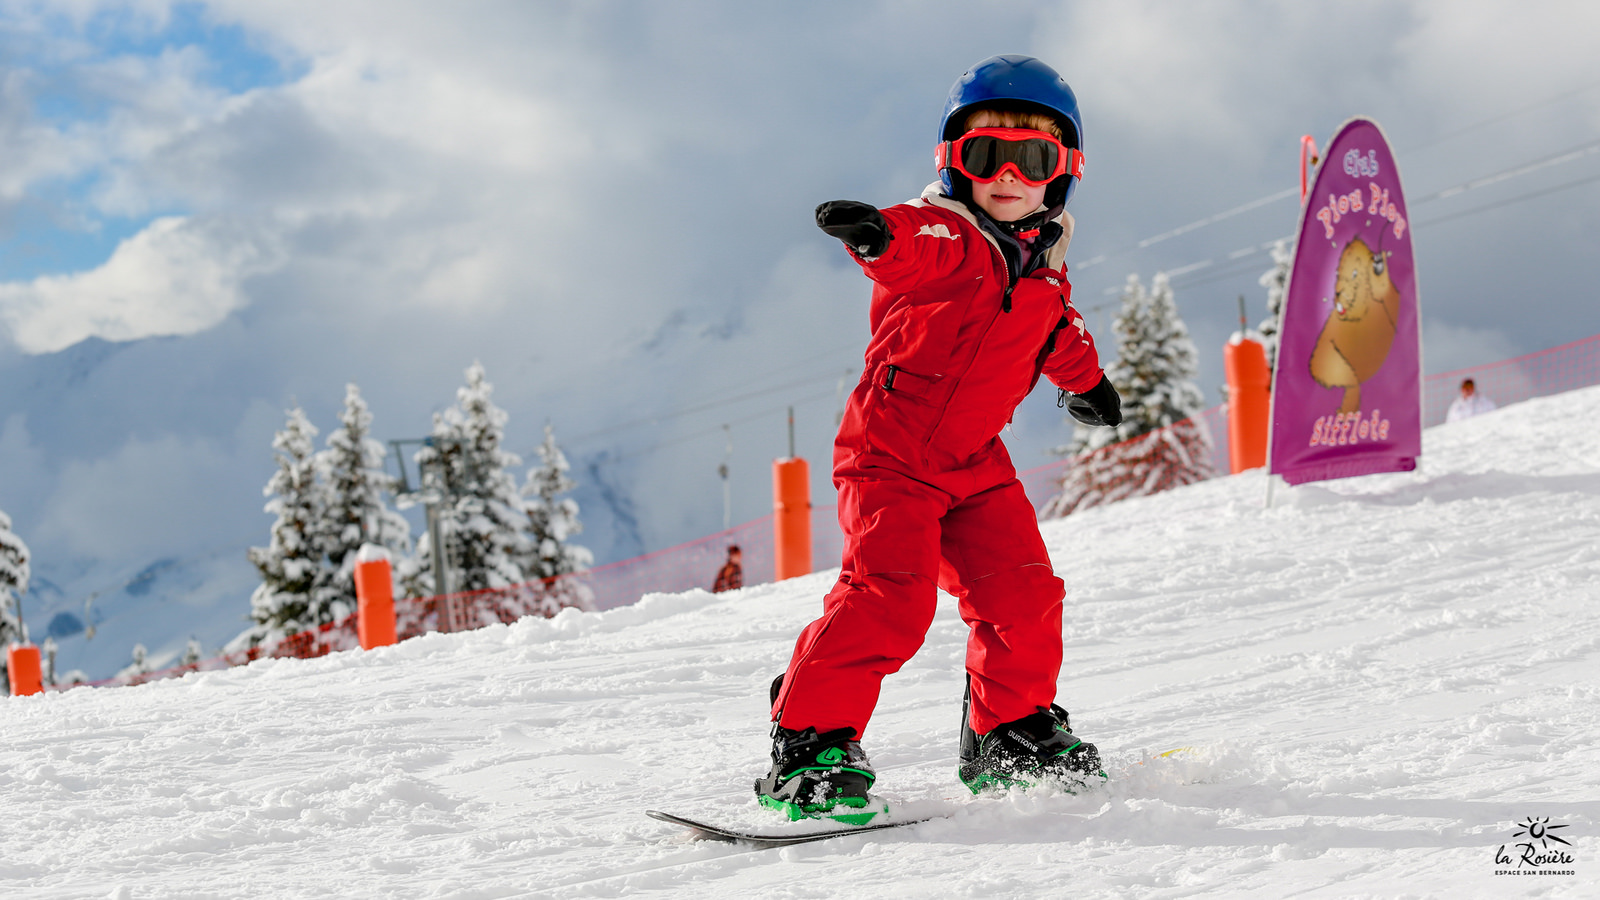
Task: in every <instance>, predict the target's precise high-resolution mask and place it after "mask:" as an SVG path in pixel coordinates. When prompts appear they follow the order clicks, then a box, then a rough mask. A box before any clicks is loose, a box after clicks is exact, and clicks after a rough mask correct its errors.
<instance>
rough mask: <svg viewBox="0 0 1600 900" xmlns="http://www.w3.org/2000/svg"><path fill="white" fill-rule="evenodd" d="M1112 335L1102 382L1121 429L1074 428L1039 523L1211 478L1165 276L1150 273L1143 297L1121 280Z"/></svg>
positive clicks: (1182, 334)
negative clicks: (1116, 398)
mask: <svg viewBox="0 0 1600 900" xmlns="http://www.w3.org/2000/svg"><path fill="white" fill-rule="evenodd" d="M1112 328H1113V330H1114V331H1115V333H1116V338H1117V359H1116V361H1114V362H1112V363H1111V364H1110V365H1108V366H1106V377H1107V378H1109V379H1110V380H1111V384H1112V386H1113V387H1115V388H1116V389H1117V393H1119V394H1121V395H1122V416H1123V419H1122V424H1121V425H1119V426H1117V427H1116V428H1103V427H1093V428H1091V427H1086V426H1078V427H1077V430H1076V432H1075V433H1074V436H1073V441H1072V443H1071V444H1070V445H1067V446H1065V447H1062V448H1058V451H1057V452H1060V453H1064V454H1070V455H1071V456H1072V462H1071V463H1070V464H1069V465H1068V467H1067V471H1066V474H1065V475H1064V476H1063V478H1062V482H1061V490H1060V492H1059V493H1058V494H1056V496H1054V497H1052V498H1051V499H1050V501H1049V502H1048V503H1046V504H1045V508H1044V510H1043V511H1042V512H1041V517H1043V518H1051V517H1056V516H1065V515H1068V514H1069V513H1072V512H1075V511H1077V510H1080V509H1087V508H1089V507H1091V506H1099V505H1102V504H1105V503H1110V502H1112V501H1115V500H1121V499H1125V498H1127V497H1138V496H1143V495H1146V494H1154V493H1158V492H1160V491H1164V490H1168V489H1169V488H1174V487H1179V486H1182V485H1185V484H1192V483H1194V482H1196V481H1202V480H1204V479H1206V478H1210V477H1211V475H1212V470H1211V435H1210V434H1209V433H1208V432H1207V430H1206V428H1205V425H1204V423H1202V422H1201V421H1200V420H1199V419H1198V418H1195V416H1196V415H1197V414H1198V413H1199V412H1200V411H1201V408H1202V404H1203V403H1204V402H1205V395H1204V394H1203V393H1201V391H1200V388H1199V386H1197V385H1196V384H1195V383H1194V379H1195V377H1196V376H1197V375H1198V374H1199V353H1198V352H1197V351H1196V350H1195V346H1194V341H1192V340H1191V339H1190V338H1189V329H1188V327H1187V326H1185V325H1184V324H1183V319H1182V318H1180V317H1179V315H1178V307H1177V303H1176V301H1175V300H1174V299H1173V294H1172V286H1171V284H1170V283H1169V282H1168V281H1167V276H1166V273H1164V272H1158V273H1156V276H1155V278H1154V279H1152V281H1151V286H1150V290H1149V291H1148V292H1146V291H1145V288H1144V285H1143V284H1142V283H1141V282H1140V281H1139V276H1138V275H1130V276H1128V284H1127V286H1126V287H1125V288H1124V289H1123V292H1122V307H1121V309H1120V310H1119V311H1118V313H1117V316H1116V318H1115V319H1114V320H1113V322H1112ZM1069 421H1070V420H1069Z"/></svg>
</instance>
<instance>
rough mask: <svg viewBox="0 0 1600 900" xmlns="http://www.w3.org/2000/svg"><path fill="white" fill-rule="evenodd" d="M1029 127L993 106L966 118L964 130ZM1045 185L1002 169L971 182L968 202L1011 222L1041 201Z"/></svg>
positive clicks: (1037, 205) (1039, 204)
mask: <svg viewBox="0 0 1600 900" xmlns="http://www.w3.org/2000/svg"><path fill="white" fill-rule="evenodd" d="M1016 127H1031V126H1026V125H1022V124H1021V123H1019V122H1016V121H1014V118H1008V117H1006V116H1005V114H1003V113H998V112H995V111H993V110H987V109H986V110H980V111H979V112H978V113H977V114H975V115H974V116H973V117H972V118H971V119H968V120H967V130H968V131H971V130H972V129H974V128H1016ZM1046 187H1048V185H1043V184H1041V185H1039V186H1038V187H1033V186H1032V185H1029V184H1025V183H1024V182H1022V181H1020V180H1018V178H1017V177H1016V176H1015V175H1012V174H1011V173H1010V172H1006V173H1005V174H1004V175H1001V176H1000V177H999V178H996V179H995V180H994V181H991V182H988V183H987V184H984V183H982V182H977V181H974V182H973V183H972V202H974V203H976V204H978V208H979V209H981V210H983V211H984V212H986V213H988V214H989V218H991V219H993V220H995V221H996V222H1015V221H1016V220H1018V219H1020V218H1022V217H1023V216H1026V215H1029V214H1031V213H1033V212H1034V211H1036V210H1038V208H1039V207H1041V206H1043V205H1044V191H1045V188H1046Z"/></svg>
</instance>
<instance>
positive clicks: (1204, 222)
mask: <svg viewBox="0 0 1600 900" xmlns="http://www.w3.org/2000/svg"><path fill="white" fill-rule="evenodd" d="M1597 87H1600V81H1593V82H1590V83H1588V84H1585V85H1583V86H1581V87H1577V88H1574V89H1572V90H1569V91H1564V92H1562V93H1560V94H1556V95H1555V96H1553V97H1548V98H1546V99H1544V100H1540V101H1537V102H1534V103H1530V104H1528V105H1527V106H1523V107H1520V108H1518V109H1514V110H1512V111H1510V112H1506V113H1501V114H1500V115H1497V116H1491V117H1489V118H1487V119H1481V120H1479V121H1477V122H1473V123H1472V124H1470V125H1464V126H1462V127H1460V128H1458V129H1456V130H1454V131H1451V132H1447V133H1446V134H1443V135H1440V136H1439V137H1436V138H1434V139H1433V140H1430V141H1427V142H1425V143H1422V144H1414V145H1412V146H1410V147H1407V148H1404V149H1402V150H1401V151H1400V152H1402V153H1415V152H1418V151H1420V150H1425V149H1428V148H1430V147H1433V146H1435V145H1438V144H1441V143H1444V142H1445V141H1448V140H1450V139H1452V138H1457V137H1460V136H1462V135H1465V134H1470V133H1472V132H1474V131H1477V130H1478V129H1480V128H1483V127H1484V126H1486V125H1493V124H1496V123H1499V122H1503V121H1506V120H1507V119H1513V118H1516V117H1517V116H1520V115H1524V114H1526V113H1530V112H1533V111H1535V110H1539V109H1543V108H1545V107H1547V106H1552V105H1554V104H1556V103H1559V102H1561V101H1562V100H1567V99H1570V98H1572V97H1575V96H1578V95H1579V94H1583V93H1585V92H1588V91H1591V90H1594V89H1595V88H1597ZM1508 177H1509V176H1508ZM1295 193H1296V191H1295V190H1293V189H1290V190H1284V191H1279V192H1277V193H1275V194H1268V195H1267V196H1265V197H1259V198H1257V199H1255V200H1251V201H1249V202H1248V203H1242V204H1240V205H1238V206H1235V207H1233V208H1232V209H1227V210H1223V211H1222V212H1219V213H1216V214H1215V215H1211V216H1207V217H1205V218H1203V219H1196V220H1195V221H1193V222H1190V223H1189V224H1187V225H1181V226H1179V227H1177V228H1174V229H1171V230H1169V231H1164V232H1162V233H1161V234H1157V235H1154V236H1152V237H1148V238H1145V239H1143V240H1141V241H1138V242H1136V243H1133V244H1129V245H1128V246H1126V247H1122V248H1119V249H1116V250H1109V251H1106V252H1105V253H1101V254H1098V255H1096V256H1092V257H1090V258H1089V259H1087V260H1085V261H1083V262H1081V263H1079V264H1078V265H1077V267H1076V268H1077V269H1078V270H1080V271H1081V270H1083V269H1087V268H1091V267H1093V266H1097V265H1099V264H1101V263H1103V262H1106V261H1107V260H1109V259H1111V258H1112V257H1116V256H1121V255H1122V254H1124V253H1129V252H1133V251H1135V250H1143V249H1145V248H1147V247H1150V246H1153V245H1155V244H1159V243H1161V242H1162V241H1165V240H1169V239H1171V238H1175V237H1178V236H1179V235H1184V234H1188V233H1189V232H1191V231H1198V230H1199V229H1201V228H1204V227H1206V226H1208V225H1213V224H1215V223H1217V222H1221V221H1224V220H1226V219H1231V218H1233V217H1234V216H1237V215H1242V214H1243V213H1246V212H1249V211H1251V210H1253V209H1257V208H1259V207H1262V206H1266V205H1268V204H1270V203H1274V202H1276V201H1278V200H1282V199H1284V198H1286V197H1291V196H1293V195H1294V194H1295ZM1419 202H1420V201H1419Z"/></svg>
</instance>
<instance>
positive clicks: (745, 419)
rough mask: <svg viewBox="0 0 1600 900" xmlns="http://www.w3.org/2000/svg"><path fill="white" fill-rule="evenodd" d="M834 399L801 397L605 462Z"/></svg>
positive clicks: (827, 395) (608, 457) (609, 457)
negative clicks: (793, 408) (794, 407)
mask: <svg viewBox="0 0 1600 900" xmlns="http://www.w3.org/2000/svg"><path fill="white" fill-rule="evenodd" d="M832 397H833V391H831V390H830V391H827V392H824V393H817V394H809V395H807V396H804V397H800V398H798V399H795V400H790V401H787V402H785V404H784V406H780V407H769V408H766V409H763V410H761V411H760V412H756V413H751V414H750V415H748V416H742V417H740V418H737V419H729V420H727V421H726V422H722V423H718V424H717V425H714V426H712V427H710V428H702V429H699V430H697V431H691V432H688V433H687V434H680V435H677V436H676V437H670V438H666V439H664V440H660V441H656V442H655V443H653V444H650V445H649V446H646V447H635V448H633V449H630V450H627V451H624V452H621V453H613V454H607V455H606V457H605V461H608V462H615V461H617V460H623V459H631V458H633V457H635V456H643V455H645V454H648V453H654V452H655V451H657V450H660V449H662V448H663V447H671V446H673V445H675V444H682V443H685V442H687V441H692V440H695V439H696V438H701V437H704V436H706V435H708V434H715V433H717V432H720V431H722V430H723V429H724V428H725V427H729V426H733V425H742V424H744V423H746V422H754V421H756V420H758V419H765V418H767V417H768V416H771V415H774V414H775V413H777V412H779V411H781V410H783V409H786V408H787V407H789V406H798V405H800V404H802V403H811V402H814V401H817V400H826V399H830V398H832Z"/></svg>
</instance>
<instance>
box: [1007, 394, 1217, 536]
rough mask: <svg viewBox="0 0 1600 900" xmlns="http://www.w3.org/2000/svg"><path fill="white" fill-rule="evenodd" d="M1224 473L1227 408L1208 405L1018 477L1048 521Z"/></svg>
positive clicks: (1035, 506)
mask: <svg viewBox="0 0 1600 900" xmlns="http://www.w3.org/2000/svg"><path fill="white" fill-rule="evenodd" d="M1227 471H1228V413H1227V408H1226V407H1224V406H1213V407H1211V408H1210V409H1207V410H1203V411H1201V412H1200V414H1199V415H1196V416H1192V417H1190V418H1187V419H1184V420H1182V421H1180V422H1174V423H1172V424H1171V425H1168V426H1167V427H1165V428H1158V429H1156V430H1155V431H1152V432H1149V433H1147V434H1143V435H1140V436H1139V437H1136V438H1131V439H1129V440H1126V441H1123V442H1121V443H1117V444H1111V445H1108V446H1105V447H1101V448H1100V449H1098V450H1096V451H1094V452H1093V453H1089V454H1086V455H1084V456H1081V457H1068V458H1066V459H1062V460H1058V461H1056V462H1053V463H1046V464H1045V465H1042V466H1039V467H1038V468H1034V469H1029V470H1027V471H1026V472H1022V473H1019V474H1018V475H1017V478H1018V479H1019V480H1020V481H1021V482H1022V488H1023V490H1024V491H1025V492H1026V493H1027V495H1028V499H1030V500H1032V501H1033V508H1034V510H1035V511H1036V512H1037V513H1038V514H1039V517H1040V518H1041V519H1053V518H1058V517H1060V516H1064V515H1068V514H1070V513H1072V512H1074V511H1076V510H1080V509H1088V508H1090V507H1093V506H1102V505H1104V504H1106V503H1115V502H1116V501H1118V500H1126V499H1128V498H1129V497H1142V496H1145V495H1147V494H1157V493H1160V492H1161V491H1166V490H1171V489H1172V488H1175V487H1181V486H1183V485H1185V484H1193V483H1194V482H1196V481H1202V480H1204V479H1207V478H1211V477H1214V476H1215V475H1216V474H1218V473H1219V472H1221V473H1226V472H1227Z"/></svg>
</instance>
